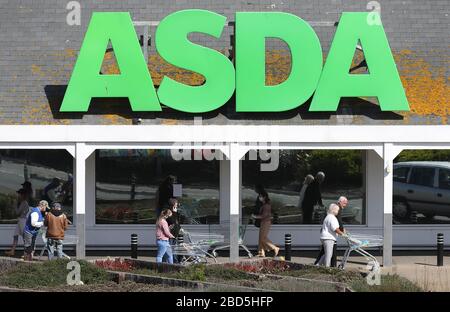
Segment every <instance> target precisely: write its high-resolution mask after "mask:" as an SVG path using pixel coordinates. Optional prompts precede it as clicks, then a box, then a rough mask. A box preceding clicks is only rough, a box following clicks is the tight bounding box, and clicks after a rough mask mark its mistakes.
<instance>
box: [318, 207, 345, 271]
mask: <svg viewBox="0 0 450 312" xmlns="http://www.w3.org/2000/svg"><path fill="white" fill-rule="evenodd" d="M338 213H339V206H338V205H336V204H331V205H330V208H328V215H327V216H326V218H325V220H323V224H322V229H321V230H320V241H321V242H322V246H323V250H324V251H325V253H324V255H323V256H322V257H321V258H320V260H319V263H318V264H319V265H325V266H326V267H329V266H330V265H331V257H332V256H333V247H334V243H335V242H336V239H337V235H338V234H339V235H344V232H342V231H341V230H340V229H339V221H338V219H337V218H336V216H337V215H338Z"/></svg>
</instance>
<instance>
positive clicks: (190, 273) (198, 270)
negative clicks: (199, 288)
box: [175, 265, 206, 282]
mask: <svg viewBox="0 0 450 312" xmlns="http://www.w3.org/2000/svg"><path fill="white" fill-rule="evenodd" d="M175 277H176V278H179V279H186V280H192V281H201V282H204V281H206V275H205V266H204V265H193V266H190V267H186V269H184V270H182V271H180V272H177V273H175Z"/></svg>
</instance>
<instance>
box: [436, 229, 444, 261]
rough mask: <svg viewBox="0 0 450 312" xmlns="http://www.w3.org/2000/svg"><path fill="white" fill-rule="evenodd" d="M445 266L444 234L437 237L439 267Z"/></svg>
mask: <svg viewBox="0 0 450 312" xmlns="http://www.w3.org/2000/svg"><path fill="white" fill-rule="evenodd" d="M443 265H444V234H443V233H438V235H437V266H443Z"/></svg>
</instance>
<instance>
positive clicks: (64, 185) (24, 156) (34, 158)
mask: <svg viewBox="0 0 450 312" xmlns="http://www.w3.org/2000/svg"><path fill="white" fill-rule="evenodd" d="M72 168H73V158H72V156H71V155H70V154H69V153H68V152H67V151H65V150H22V149H19V150H14V149H4V150H0V223H9V224H14V223H16V222H17V218H18V217H19V215H18V211H16V208H17V205H18V203H19V196H18V193H17V191H18V190H19V189H26V191H27V193H26V196H25V197H26V198H24V199H25V200H26V202H27V203H28V205H29V206H30V207H35V206H37V204H38V202H39V201H40V200H42V199H45V200H47V201H48V202H49V204H50V205H51V204H52V203H53V202H59V203H60V204H61V205H62V210H63V211H64V213H65V214H66V215H67V217H68V218H69V219H70V220H71V221H73V219H72V218H73V199H72V188H73V183H72V181H73V179H72ZM22 200H23V199H22Z"/></svg>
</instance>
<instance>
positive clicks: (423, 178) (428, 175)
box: [409, 167, 435, 187]
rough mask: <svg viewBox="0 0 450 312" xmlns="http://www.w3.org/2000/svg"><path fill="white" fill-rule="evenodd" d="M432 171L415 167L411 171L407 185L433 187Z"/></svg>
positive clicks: (431, 169) (432, 169)
mask: <svg viewBox="0 0 450 312" xmlns="http://www.w3.org/2000/svg"><path fill="white" fill-rule="evenodd" d="M434 171H435V170H434V168H426V167H415V168H413V169H412V172H411V178H410V179H409V183H411V184H416V185H422V186H429V187H433V184H434Z"/></svg>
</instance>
